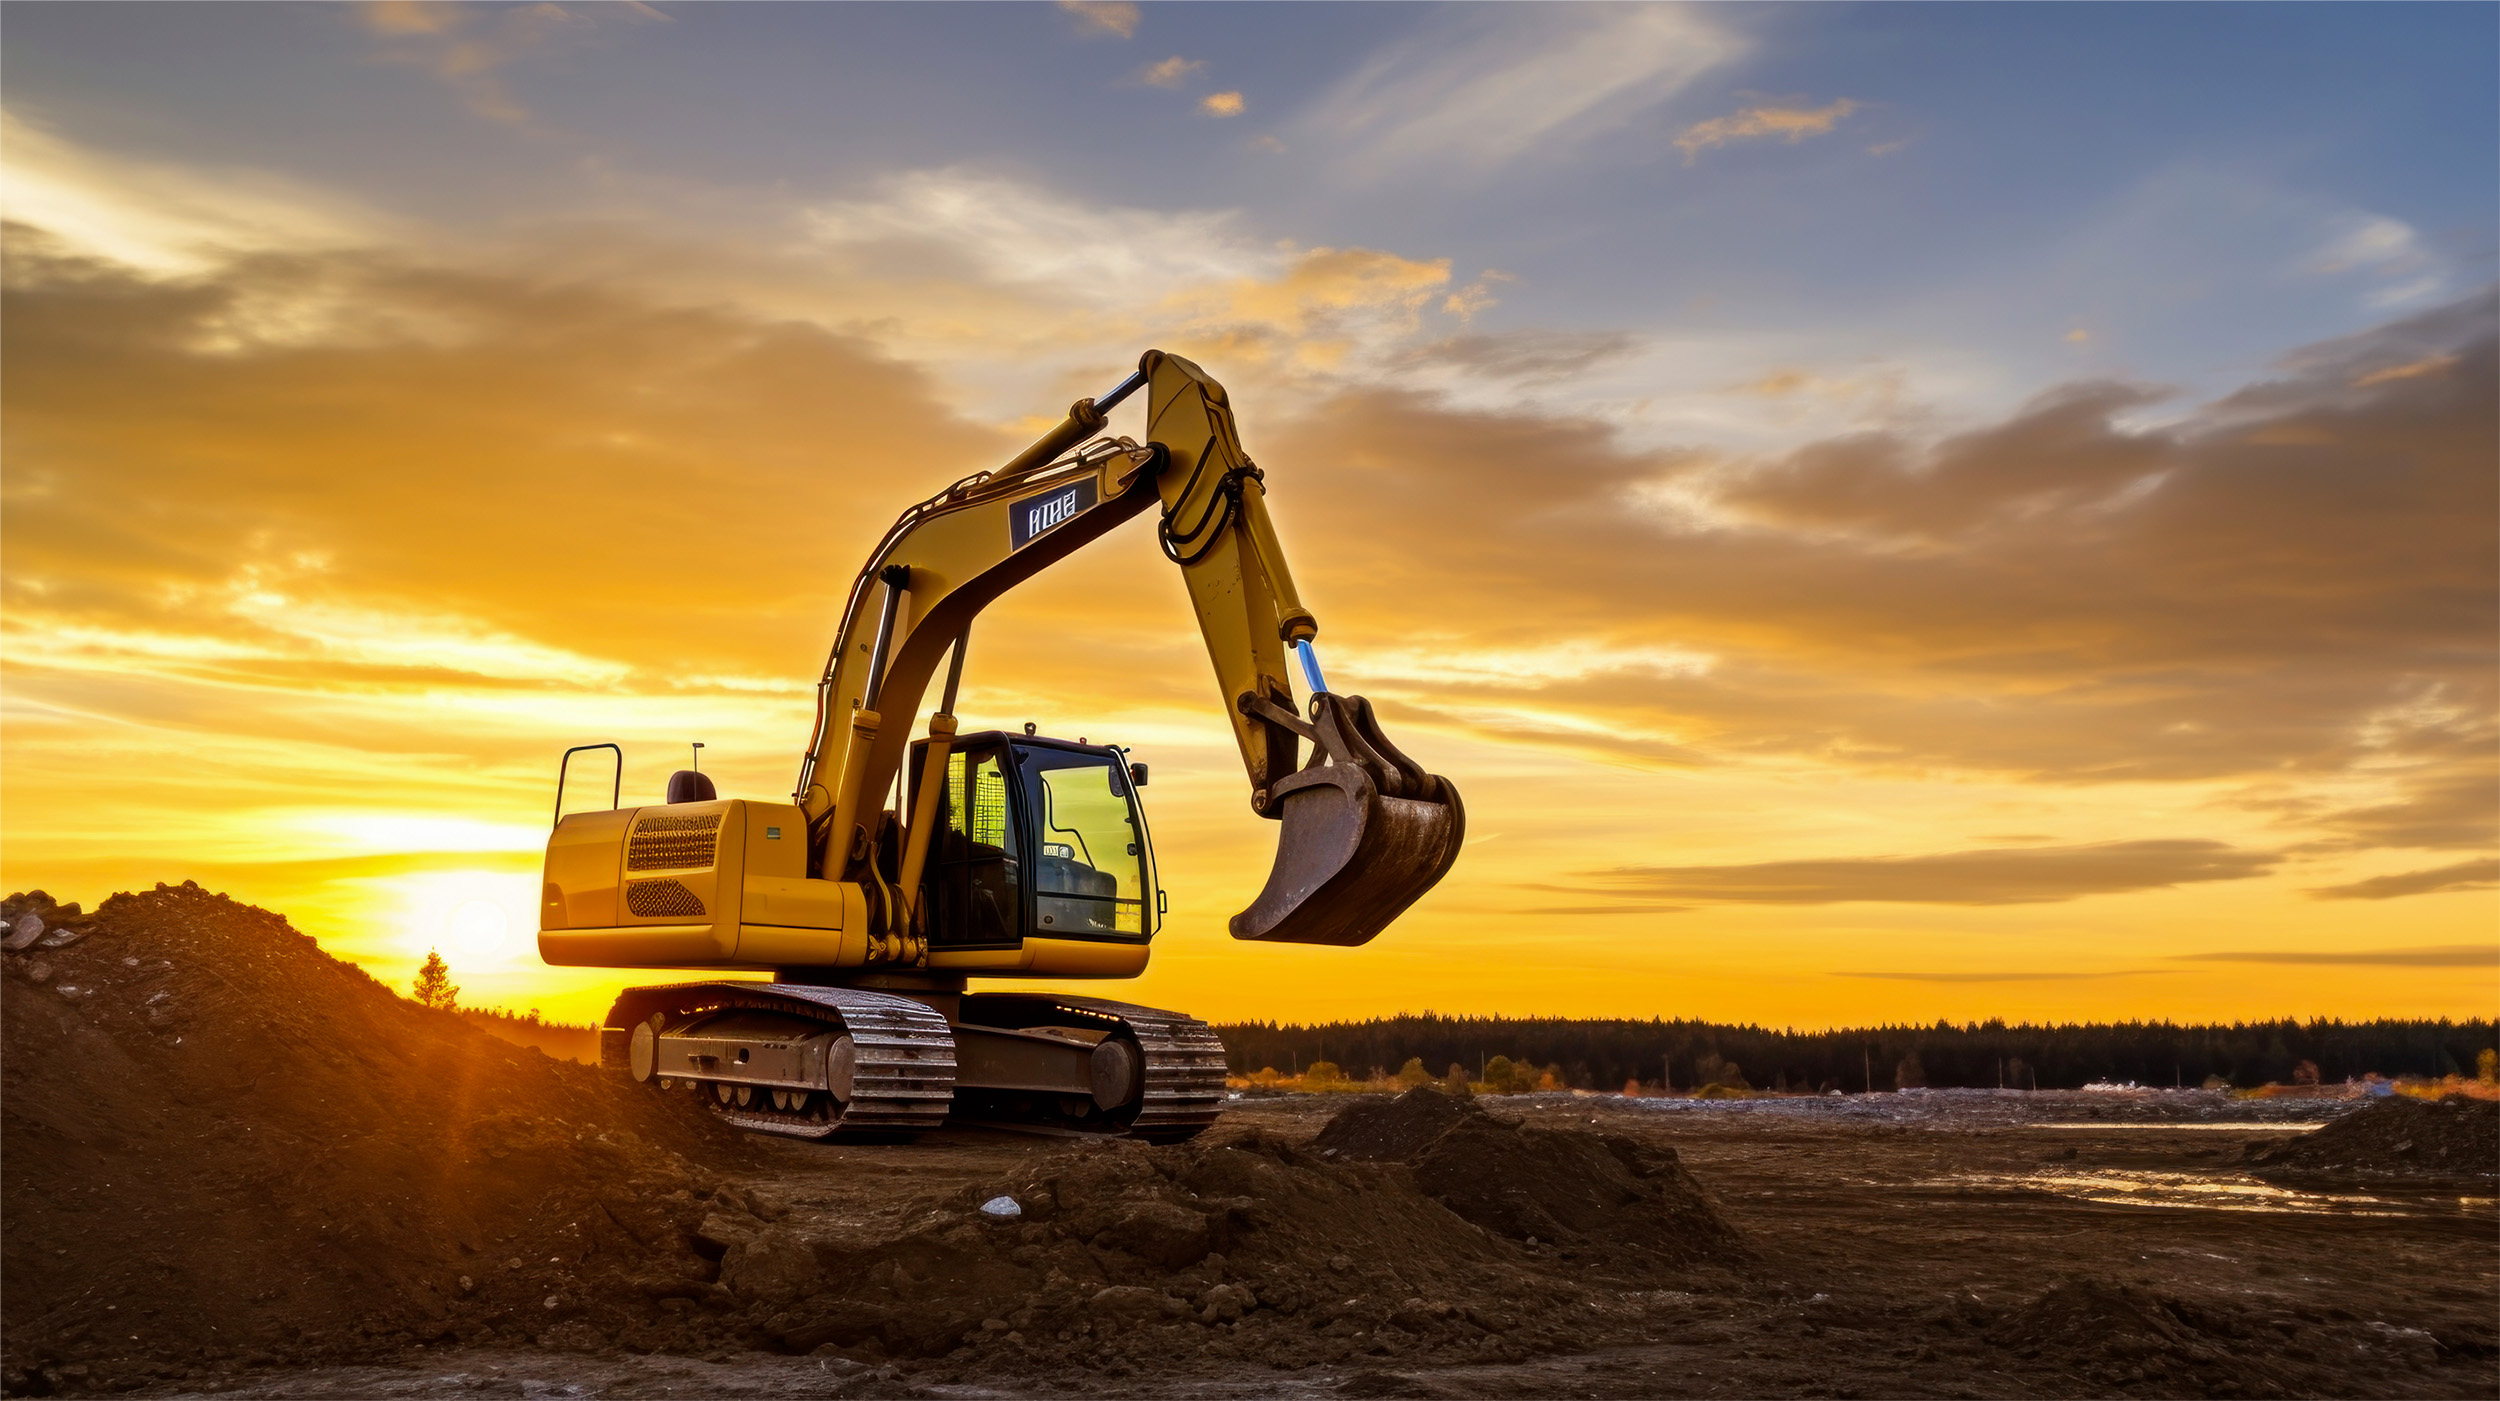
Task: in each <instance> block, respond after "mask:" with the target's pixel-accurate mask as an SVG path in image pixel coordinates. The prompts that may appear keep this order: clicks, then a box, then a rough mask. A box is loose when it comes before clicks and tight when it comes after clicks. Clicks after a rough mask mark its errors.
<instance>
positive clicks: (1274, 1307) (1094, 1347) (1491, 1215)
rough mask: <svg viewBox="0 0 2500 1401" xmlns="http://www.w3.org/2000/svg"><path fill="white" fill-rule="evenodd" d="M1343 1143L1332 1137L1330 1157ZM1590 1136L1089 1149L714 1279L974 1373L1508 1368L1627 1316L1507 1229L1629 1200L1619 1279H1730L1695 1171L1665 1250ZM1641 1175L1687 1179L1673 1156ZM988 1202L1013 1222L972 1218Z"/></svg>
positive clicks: (1652, 1192)
mask: <svg viewBox="0 0 2500 1401" xmlns="http://www.w3.org/2000/svg"><path fill="white" fill-rule="evenodd" d="M1432 1108H1433V1109H1434V1110H1435V1112H1438V1107H1437V1106H1434V1107H1432ZM1348 1112H1349V1113H1352V1112H1356V1111H1348ZM1340 1124H1342V1120H1340ZM1354 1131H1355V1130H1352V1129H1344V1128H1341V1127H1340V1126H1338V1125H1332V1129H1331V1132H1332V1133H1333V1134H1334V1137H1335V1139H1336V1140H1337V1141H1339V1142H1344V1141H1347V1134H1348V1133H1351V1132H1354ZM1329 1136H1330V1135H1329V1134H1323V1141H1325V1140H1326V1139H1328V1137H1329ZM1591 1137H1592V1136H1589V1135H1574V1134H1566V1133H1560V1132H1554V1131H1548V1130H1522V1129H1520V1128H1517V1127H1516V1126H1513V1125H1509V1124H1505V1123H1502V1122H1501V1121H1499V1120H1494V1119H1492V1118H1491V1117H1490V1116H1488V1115H1485V1114H1483V1113H1481V1112H1480V1111H1475V1110H1472V1109H1469V1110H1467V1111H1466V1112H1465V1113H1464V1114H1463V1115H1462V1116H1461V1117H1460V1118H1459V1119H1458V1120H1457V1121H1455V1122H1453V1123H1451V1125H1450V1126H1449V1127H1448V1128H1447V1129H1446V1130H1445V1131H1444V1132H1443V1133H1442V1134H1441V1135H1440V1136H1439V1137H1438V1138H1435V1139H1433V1140H1431V1141H1430V1142H1429V1143H1428V1144H1427V1145H1426V1150H1425V1151H1424V1152H1423V1154H1422V1155H1421V1156H1420V1157H1419V1159H1418V1164H1419V1166H1418V1167H1416V1168H1410V1167H1409V1166H1408V1165H1407V1164H1404V1163H1395V1162H1367V1161H1360V1160H1356V1159H1354V1158H1353V1157H1352V1156H1351V1155H1349V1154H1347V1153H1345V1152H1343V1151H1342V1150H1338V1151H1335V1152H1333V1153H1332V1152H1331V1151H1329V1150H1327V1149H1322V1148H1318V1147H1317V1146H1316V1145H1314V1146H1312V1147H1300V1146H1296V1145H1295V1144H1293V1143H1291V1142H1288V1141H1286V1140H1283V1139H1281V1138H1277V1137H1274V1136H1272V1135H1266V1134H1261V1133H1257V1132H1250V1133H1245V1134H1242V1135H1240V1136H1237V1137H1233V1138H1230V1139H1229V1140H1228V1141H1219V1142H1214V1143H1201V1144H1189V1145H1181V1146H1174V1147H1162V1148H1154V1147H1147V1146H1144V1145H1139V1144H1132V1143H1101V1144H1094V1145H1089V1146H1087V1147H1085V1148H1083V1149H1081V1150H1079V1151H1077V1152H1075V1153H1072V1154H1066V1155H1054V1156H1052V1157H1050V1158H1047V1159H1044V1160H1042V1161H1040V1162H1037V1163H1036V1164H1035V1165H1034V1166H1033V1167H1032V1168H1030V1169H1028V1170H1027V1171H1026V1172H1024V1173H1022V1174H1019V1175H1017V1176H1014V1177H1010V1178H1006V1179H1001V1180H996V1181H993V1182H989V1183H986V1184H983V1185H981V1186H979V1187H977V1188H974V1189H970V1190H965V1191H962V1192H960V1193H958V1194H957V1195H956V1196H955V1197H954V1198H952V1199H951V1200H949V1201H948V1202H946V1203H945V1204H943V1205H942V1206H940V1207H939V1208H937V1209H936V1210H933V1211H932V1212H930V1213H928V1214H927V1215H926V1216H925V1217H924V1218H922V1219H921V1220H919V1221H917V1222H916V1223H913V1225H912V1226H911V1227H910V1228H909V1229H908V1230H905V1231H903V1232H901V1233H899V1234H897V1233H894V1232H892V1231H875V1232H863V1233H857V1234H847V1235H846V1234H844V1233H842V1232H839V1231H831V1232H825V1231H819V1232H817V1233H814V1234H811V1233H810V1232H809V1231H807V1230H806V1229H803V1228H798V1227H793V1226H789V1225H783V1226H777V1227H773V1228H769V1229H767V1230H765V1231H762V1232H760V1233H758V1234H757V1235H755V1236H754V1237H752V1238H750V1239H748V1240H744V1241H741V1242H739V1243H737V1244H734V1245H732V1246H731V1247H730V1249H729V1251H728V1253H727V1256H726V1258H725V1259H724V1260H723V1261H722V1268H721V1283H722V1284H723V1285H724V1286H726V1287H728V1288H729V1289H730V1290H732V1291H734V1292H735V1293H737V1294H738V1295H739V1297H740V1298H741V1299H742V1300H747V1301H749V1302H750V1304H751V1307H750V1311H749V1316H750V1317H751V1318H753V1319H755V1320H756V1321H757V1325H758V1327H759V1329H760V1331H761V1332H763V1333H764V1334H765V1335H766V1337H768V1338H769V1339H770V1340H771V1341H772V1342H773V1343H774V1344H775V1345H777V1346H778V1347H780V1348H782V1349H785V1350H788V1351H792V1352H806V1351H810V1350H819V1349H820V1350H822V1352H823V1353H825V1354H841V1355H846V1356H850V1357H853V1358H855V1359H857V1360H861V1361H883V1360H886V1359H889V1358H904V1357H913V1358H934V1357H941V1356H943V1357H946V1358H948V1359H949V1361H950V1362H952V1363H954V1364H957V1365H958V1366H959V1367H960V1368H961V1369H962V1370H963V1372H964V1374H966V1375H974V1376H994V1377H1016V1376H1022V1377H1031V1376H1038V1375H1050V1374H1051V1373H1052V1372H1053V1371H1054V1370H1058V1369H1074V1370H1084V1371H1089V1372H1094V1373H1097V1374H1100V1375H1104V1376H1110V1377H1119V1376H1123V1375H1129V1374H1132V1373H1141V1374H1142V1373H1152V1372H1155V1371H1159V1370H1163V1369H1164V1368H1166V1367H1168V1366H1169V1365H1171V1364H1172V1363H1173V1362H1175V1361H1176V1360H1179V1359H1182V1358H1186V1359H1188V1361H1189V1363H1190V1365H1192V1366H1195V1367H1198V1368H1204V1367H1206V1366H1208V1365H1210V1364H1214V1365H1222V1364H1223V1363H1224V1362H1225V1360H1226V1359H1233V1360H1237V1361H1241V1362H1245V1363H1248V1362H1255V1363H1257V1364H1261V1365H1265V1366H1271V1367H1278V1368H1292V1367H1302V1366H1312V1365H1318V1364H1322V1363H1333V1362H1344V1361H1347V1360H1349V1359H1354V1358H1360V1357H1396V1358H1400V1359H1403V1360H1405V1361H1409V1362H1419V1361H1430V1362H1472V1361H1515V1360H1517V1359H1519V1358H1521V1357H1525V1356H1529V1355H1532V1354H1538V1353H1544V1352H1552V1351H1558V1350H1568V1349H1574V1348H1582V1347H1586V1346H1588V1345H1589V1343H1590V1341H1591V1339H1593V1338H1603V1337H1606V1336H1608V1335H1610V1333H1613V1332H1616V1331H1621V1330H1622V1329H1623V1328H1624V1327H1625V1326H1626V1323H1627V1321H1626V1319H1625V1318H1624V1317H1622V1316H1621V1303H1620V1297H1621V1296H1620V1293H1619V1290H1618V1291H1609V1290H1607V1289H1605V1288H1603V1287H1602V1285H1603V1284H1604V1283H1605V1281H1603V1280H1601V1279H1598V1278H1593V1277H1592V1276H1591V1275H1590V1273H1589V1271H1588V1269H1587V1268H1586V1265H1585V1262H1584V1261H1583V1260H1582V1259H1581V1258H1580V1257H1579V1256H1578V1255H1577V1254H1576V1253H1574V1252H1571V1251H1568V1250H1566V1249H1558V1248H1556V1247H1555V1246H1554V1245H1553V1244H1552V1243H1550V1242H1539V1243H1537V1244H1534V1245H1531V1244H1529V1243H1528V1242H1527V1241H1526V1240H1525V1239H1524V1236H1525V1235H1526V1232H1525V1231H1521V1230H1514V1229H1506V1228H1509V1227H1515V1226H1517V1225H1518V1224H1521V1223H1523V1222H1524V1221H1526V1220H1529V1219H1534V1220H1536V1221H1551V1220H1554V1219H1555V1218H1554V1217H1553V1216H1552V1215H1551V1214H1550V1210H1562V1211H1565V1212H1570V1211H1573V1210H1575V1209H1576V1208H1575V1206H1573V1205H1567V1204H1566V1203H1578V1202H1580V1201H1582V1200H1583V1199H1585V1200H1588V1201H1592V1202H1594V1201H1598V1200H1601V1199H1602V1200H1606V1201H1613V1200H1614V1199H1615V1198H1616V1197H1629V1198H1630V1199H1631V1200H1629V1201H1625V1202H1621V1203H1618V1204H1616V1205H1615V1207H1614V1209H1615V1210H1616V1211H1617V1213H1618V1216H1619V1219H1620V1222H1621V1224H1622V1227H1623V1232H1624V1235H1625V1237H1626V1239H1627V1240H1628V1241H1630V1242H1632V1243H1633V1244H1632V1245H1630V1246H1628V1247H1626V1248H1623V1249H1620V1250H1618V1251H1617V1253H1616V1254H1614V1255H1612V1256H1610V1257H1609V1259H1610V1260H1611V1261H1612V1262H1613V1263H1614V1264H1616V1265H1617V1266H1618V1267H1621V1266H1626V1265H1631V1264H1634V1263H1638V1264H1639V1265H1641V1266H1642V1267H1643V1268H1644V1270H1645V1273H1646V1275H1647V1277H1648V1282H1649V1283H1652V1284H1656V1283H1659V1282H1661V1280H1662V1277H1665V1276H1670V1275H1672V1277H1673V1278H1674V1279H1676V1280H1677V1281H1679V1282H1682V1283H1685V1284H1688V1285H1689V1284H1692V1283H1694V1282H1696V1280H1697V1278H1698V1277H1699V1275H1698V1274H1697V1273H1696V1272H1697V1271H1699V1272H1703V1273H1708V1274H1710V1277H1711V1278H1713V1279H1715V1280H1716V1281H1718V1282H1720V1283H1725V1282H1726V1280H1727V1279H1728V1278H1729V1276H1728V1274H1727V1273H1726V1269H1725V1267H1726V1266H1728V1265H1731V1264H1735V1263H1738V1262H1739V1261H1740V1260H1741V1256H1742V1252H1741V1248H1740V1247H1738V1246H1737V1245H1736V1241H1735V1233H1734V1232H1733V1230H1731V1229H1730V1228H1728V1227H1727V1226H1726V1224H1725V1223H1724V1222H1723V1221H1720V1220H1719V1219H1718V1217H1717V1213H1716V1209H1715V1208H1714V1207H1712V1206H1711V1205H1710V1204H1709V1203H1708V1201H1707V1200H1706V1199H1705V1198H1702V1197H1701V1195H1700V1193H1699V1189H1698V1188H1691V1187H1690V1186H1689V1179H1684V1184H1683V1185H1684V1186H1685V1187H1686V1188H1687V1189H1688V1190H1689V1191H1690V1196H1689V1198H1676V1199H1675V1200H1677V1201H1678V1202H1679V1204H1680V1207H1681V1209H1682V1210H1683V1211H1684V1212H1685V1213H1686V1215H1685V1216H1683V1217H1681V1218H1679V1219H1678V1222H1677V1224H1678V1226H1679V1227H1680V1228H1681V1230H1682V1233H1683V1234H1682V1235H1680V1236H1663V1237H1662V1236H1661V1235H1660V1234H1659V1232H1658V1231H1657V1229H1656V1227H1657V1224H1658V1222H1659V1221H1660V1220H1661V1219H1663V1211H1662V1208H1661V1207H1660V1205H1659V1203H1661V1202H1663V1201H1666V1200H1669V1199H1670V1198H1669V1194H1667V1193H1665V1192H1663V1191H1660V1190H1659V1189H1657V1188H1654V1187H1646V1186H1635V1187H1633V1188H1630V1189H1627V1188H1626V1187H1625V1186H1624V1185H1623V1184H1643V1183H1645V1182H1647V1181H1648V1180H1649V1179H1643V1178H1639V1177H1635V1176H1634V1172H1635V1169H1634V1168H1631V1167H1627V1166H1624V1165H1622V1164H1621V1162H1620V1160H1618V1159H1617V1158H1616V1157H1615V1156H1614V1154H1613V1152H1612V1151H1611V1150H1609V1149H1607V1148H1605V1147H1602V1146H1591V1147H1589V1148H1588V1149H1587V1151H1586V1152H1585V1153H1583V1154H1579V1155H1573V1154H1570V1153H1566V1152H1559V1151H1557V1149H1558V1145H1560V1144H1562V1143H1565V1142H1567V1141H1570V1140H1573V1139H1590V1138H1591ZM1421 1164H1435V1165H1437V1166H1439V1167H1440V1168H1441V1169H1442V1172H1441V1174H1440V1178H1441V1179H1446V1181H1447V1182H1450V1183H1454V1182H1456V1181H1457V1180H1458V1179H1459V1178H1460V1177H1462V1176H1463V1175H1465V1174H1466V1173H1468V1172H1473V1173H1477V1174H1485V1175H1494V1176H1499V1175H1504V1174H1515V1175H1517V1176H1518V1177H1519V1178H1520V1180H1522V1181H1523V1182H1524V1183H1526V1185H1528V1186H1529V1187H1530V1188H1531V1189H1532V1190H1531V1191H1530V1193H1529V1194H1528V1200H1531V1201H1534V1202H1538V1203H1541V1204H1543V1205H1544V1206H1545V1207H1547V1208H1549V1210H1548V1211H1547V1212H1545V1213H1542V1214H1538V1215H1535V1216H1534V1217H1533V1218H1530V1217H1525V1216H1520V1215H1518V1214H1517V1213H1516V1210H1515V1206H1514V1204H1513V1203H1511V1202H1510V1201H1509V1200H1508V1199H1507V1198H1502V1197H1500V1196H1499V1194H1492V1195H1487V1194H1485V1193H1483V1192H1482V1191H1479V1192H1477V1193H1476V1194H1475V1195H1472V1196H1471V1195H1466V1194H1462V1193H1457V1192H1453V1191H1448V1190H1446V1188H1445V1189H1444V1190H1440V1191H1436V1189H1435V1188H1434V1187H1432V1186H1427V1185H1426V1184H1425V1175H1424V1172H1423V1171H1422V1169H1421V1166H1420V1165H1421ZM1590 1166H1596V1167H1600V1168H1602V1169H1603V1171H1602V1172H1601V1173H1600V1174H1599V1177H1598V1180H1596V1181H1587V1180H1581V1181H1573V1180H1569V1179H1567V1178H1566V1177H1565V1176H1563V1175H1561V1174H1563V1173H1567V1172H1575V1171H1578V1170H1580V1169H1582V1168H1586V1167H1590ZM1645 1167H1646V1170H1647V1171H1649V1172H1650V1173H1651V1174H1652V1176H1653V1177H1655V1176H1657V1175H1659V1174H1661V1173H1666V1174H1671V1175H1673V1176H1679V1177H1680V1176H1681V1168H1680V1167H1677V1166H1675V1165H1674V1164H1673V1160H1672V1157H1671V1156H1670V1157H1668V1158H1666V1159H1665V1160H1664V1161H1663V1162H1660V1161H1657V1160H1655V1159H1652V1160H1651V1161H1649V1162H1648V1163H1646V1164H1645ZM1444 1196H1447V1197H1448V1198H1449V1199H1450V1200H1449V1201H1448V1202H1445V1201H1444V1200H1443V1197H1444ZM1001 1197H1004V1198H1007V1199H1009V1200H1010V1201H1012V1202H1013V1203H1014V1210H1015V1214H1014V1215H1013V1216H1011V1217H1010V1216H994V1215H990V1214H987V1213H984V1212H983V1211H982V1209H981V1208H982V1206H983V1204H984V1203H990V1202H995V1201H996V1200H997V1199H998V1198H1001ZM1480 1203H1493V1204H1494V1205H1492V1207H1491V1209H1490V1210H1486V1211H1481V1212H1477V1213H1475V1214H1476V1215H1484V1216H1486V1217H1487V1218H1488V1219H1487V1220H1485V1221H1478V1220H1476V1219H1474V1216H1473V1215H1471V1213H1470V1211H1469V1210H1467V1209H1461V1208H1471V1207H1475V1206H1477V1205H1479V1204H1480ZM1591 1224H1592V1226H1593V1225H1594V1224H1595V1223H1594V1221H1593V1220H1592V1222H1591ZM1549 1229H1556V1230H1558V1231H1563V1232H1567V1231H1568V1228H1563V1227H1549ZM1678 1271H1681V1272H1682V1273H1675V1272H1678ZM1622 1272H1623V1271H1622V1269H1621V1268H1618V1269H1617V1270H1615V1271H1613V1272H1612V1273H1614V1274H1618V1275H1619V1274H1621V1273H1622ZM1613 1283H1614V1284H1616V1285H1618V1286H1619V1285H1620V1283H1621V1280H1620V1279H1617V1280H1614V1281H1613Z"/></svg>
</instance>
